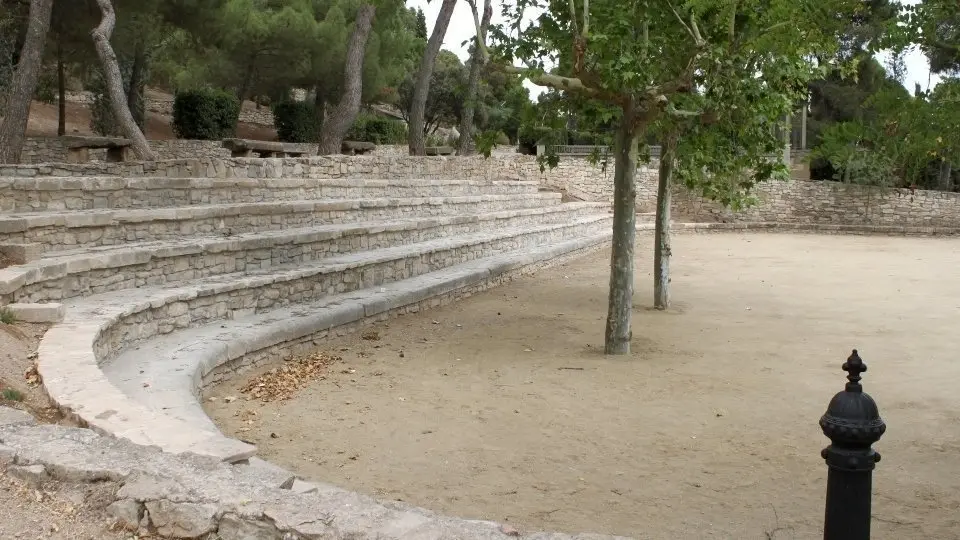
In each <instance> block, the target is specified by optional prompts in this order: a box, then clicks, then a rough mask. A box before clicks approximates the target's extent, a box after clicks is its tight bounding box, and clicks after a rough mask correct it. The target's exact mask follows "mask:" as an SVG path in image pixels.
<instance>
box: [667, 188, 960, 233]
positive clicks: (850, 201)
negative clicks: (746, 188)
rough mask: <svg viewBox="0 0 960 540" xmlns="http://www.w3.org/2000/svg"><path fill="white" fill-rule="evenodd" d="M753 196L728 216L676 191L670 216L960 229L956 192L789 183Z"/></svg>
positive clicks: (758, 190)
mask: <svg viewBox="0 0 960 540" xmlns="http://www.w3.org/2000/svg"><path fill="white" fill-rule="evenodd" d="M755 195H756V196H757V198H758V199H759V204H757V205H756V206H753V207H750V208H747V209H745V210H743V211H740V212H732V211H730V210H728V209H725V208H723V207H722V206H720V205H719V204H716V203H713V202H710V201H704V200H703V199H701V198H699V197H696V196H692V195H690V194H689V193H688V192H685V191H684V190H678V192H677V193H676V195H675V197H674V211H675V212H676V213H678V214H680V215H683V216H685V217H688V218H691V219H695V220H698V221H699V220H703V221H725V222H743V223H759V222H777V223H801V224H835V225H880V226H901V227H902V226H906V227H947V228H949V227H953V228H956V227H960V193H947V192H942V191H925V190H910V189H884V188H878V187H870V186H858V185H849V184H842V183H839V182H823V181H805V180H790V181H784V182H767V183H763V184H760V185H759V186H757V188H756V189H755Z"/></svg>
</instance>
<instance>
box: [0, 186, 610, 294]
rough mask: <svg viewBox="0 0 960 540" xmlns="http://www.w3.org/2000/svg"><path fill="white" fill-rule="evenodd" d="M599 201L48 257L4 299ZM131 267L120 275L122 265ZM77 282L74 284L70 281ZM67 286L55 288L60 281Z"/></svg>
mask: <svg viewBox="0 0 960 540" xmlns="http://www.w3.org/2000/svg"><path fill="white" fill-rule="evenodd" d="M607 218H608V216H606V215H597V214H596V206H595V205H591V204H590V203H587V204H584V205H581V206H566V205H565V206H556V207H545V208H538V209H526V210H510V211H504V212H493V213H489V214H483V215H469V214H467V215H458V216H446V217H436V218H427V219H419V220H407V221H396V222H387V223H383V224H377V225H356V226H353V225H342V226H320V227H315V228H308V229H299V230H279V231H268V232H263V233H250V234H248V235H238V236H236V237H232V238H209V237H208V238H203V239H195V240H184V241H179V242H168V243H163V244H153V245H149V244H148V245H147V246H131V247H126V246H122V247H119V248H115V249H109V250H103V251H101V252H91V253H83V254H79V255H67V256H61V257H50V258H45V259H41V260H40V261H37V262H35V263H31V264H28V265H20V266H15V267H10V268H6V269H2V270H0V302H8V303H13V302H22V303H36V302H43V301H60V300H64V299H68V298H72V297H75V296H82V295H86V294H97V293H101V292H108V291H112V290H119V289H125V288H134V287H137V286H142V285H160V284H163V283H169V282H171V281H183V280H188V279H201V278H204V277H208V276H212V275H218V274H229V273H233V272H238V271H249V270H253V269H259V268H266V267H271V266H278V265H283V264H291V263H297V262H300V263H303V262H308V261H312V260H317V259H320V258H324V257H326V256H328V255H329V254H331V253H350V252H355V251H358V250H360V249H378V248H386V247H392V246H396V245H398V244H404V245H409V244H413V243H417V242H423V241H429V240H432V239H436V238H446V237H454V236H458V235H465V234H470V233H476V232H477V231H478V230H485V229H486V230H504V229H507V230H509V229H512V228H516V227H524V228H526V229H529V231H530V232H537V231H539V230H542V229H544V228H547V229H549V228H557V227H562V226H564V225H567V224H570V225H578V224H580V223H581V222H582V221H583V220H591V219H592V220H603V219H607ZM124 266H126V267H130V268H129V271H128V272H125V273H123V274H119V273H118V272H117V269H118V268H120V267H124ZM65 280H69V281H70V283H66V282H65ZM56 281H61V282H64V283H63V285H64V286H59V287H50V286H49V285H50V284H52V283H54V282H56Z"/></svg>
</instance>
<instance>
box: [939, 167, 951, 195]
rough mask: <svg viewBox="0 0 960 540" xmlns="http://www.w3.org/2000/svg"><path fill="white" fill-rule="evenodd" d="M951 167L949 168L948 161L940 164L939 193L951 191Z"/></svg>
mask: <svg viewBox="0 0 960 540" xmlns="http://www.w3.org/2000/svg"><path fill="white" fill-rule="evenodd" d="M952 172H953V167H952V166H951V163H950V161H948V160H943V161H941V162H940V178H939V182H938V184H939V187H938V189H939V190H940V191H953V175H952V174H951V173H952Z"/></svg>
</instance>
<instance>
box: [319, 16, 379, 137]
mask: <svg viewBox="0 0 960 540" xmlns="http://www.w3.org/2000/svg"><path fill="white" fill-rule="evenodd" d="M375 14H376V8H375V7H374V6H371V5H365V6H363V7H361V8H360V11H359V12H358V13H357V21H356V23H355V25H354V27H353V33H352V34H350V42H349V43H348V44H347V62H346V66H345V67H344V70H343V77H344V81H343V82H344V84H343V95H342V96H341V97H340V102H339V103H337V106H336V107H334V108H333V110H332V111H330V113H329V114H328V115H327V118H326V121H325V122H324V123H323V128H322V129H321V131H320V148H319V154H320V155H322V156H323V155H330V154H339V153H340V148H341V147H342V146H343V138H344V137H345V136H346V135H347V131H349V130H350V126H352V125H353V122H354V121H355V120H356V119H357V114H359V113H360V98H361V95H362V92H363V56H364V52H365V51H366V49H367V39H368V38H369V37H370V31H371V29H372V28H373V16H374V15H375Z"/></svg>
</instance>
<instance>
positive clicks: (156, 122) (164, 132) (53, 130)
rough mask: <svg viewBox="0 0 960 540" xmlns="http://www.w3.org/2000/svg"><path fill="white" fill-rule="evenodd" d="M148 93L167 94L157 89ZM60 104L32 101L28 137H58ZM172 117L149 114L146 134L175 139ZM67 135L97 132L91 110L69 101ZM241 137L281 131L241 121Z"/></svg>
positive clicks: (272, 135)
mask: <svg viewBox="0 0 960 540" xmlns="http://www.w3.org/2000/svg"><path fill="white" fill-rule="evenodd" d="M148 93H151V94H154V95H157V96H162V97H167V98H169V96H167V95H165V94H162V93H160V92H156V91H152V90H151V91H148ZM243 106H244V109H254V108H256V105H255V104H254V103H252V102H250V101H246V102H244V104H243ZM59 114H60V113H59V105H58V104H57V103H42V102H39V101H34V102H33V103H31V104H30V118H29V120H28V122H27V132H26V135H27V136H28V137H55V136H56V135H57V122H58V119H59ZM170 121H171V118H170V117H169V116H166V115H161V114H157V113H154V112H148V113H147V121H146V126H145V129H144V135H145V136H146V137H147V139H150V140H167V139H175V138H176V136H174V134H173V127H172V126H171V125H170ZM66 127H67V135H93V134H94V133H93V131H92V130H91V129H90V109H88V108H87V106H86V105H84V104H80V103H72V102H69V101H68V102H67V126H66ZM237 137H240V138H244V139H257V140H266V141H272V140H276V138H277V130H275V129H273V127H272V126H263V125H259V124H250V123H247V122H240V123H238V124H237Z"/></svg>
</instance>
